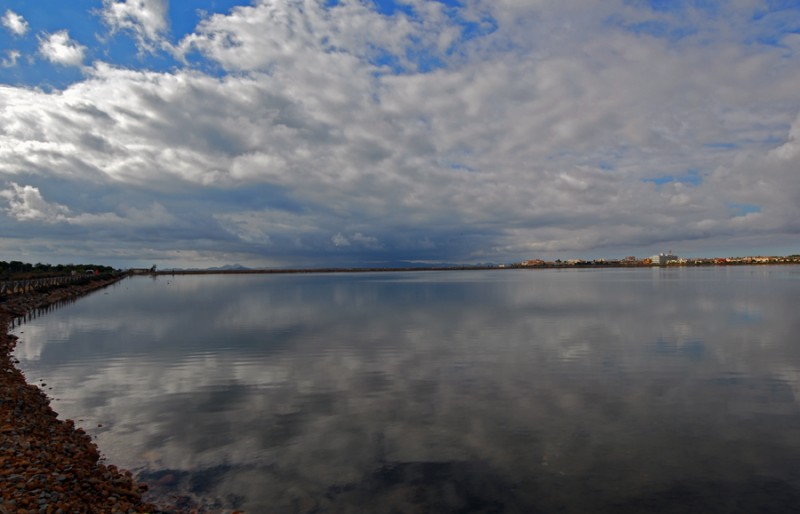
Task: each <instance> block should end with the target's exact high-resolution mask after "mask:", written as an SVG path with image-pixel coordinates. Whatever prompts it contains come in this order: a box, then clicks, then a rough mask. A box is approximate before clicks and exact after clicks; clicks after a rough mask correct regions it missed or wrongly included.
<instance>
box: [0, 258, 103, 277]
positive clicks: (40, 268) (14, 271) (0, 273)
mask: <svg viewBox="0 0 800 514" xmlns="http://www.w3.org/2000/svg"><path fill="white" fill-rule="evenodd" d="M88 270H93V271H94V272H95V273H98V274H99V273H110V272H112V271H114V268H112V267H111V266H103V265H101V264H43V263H41V262H37V263H36V264H31V263H29V262H20V261H11V262H6V261H0V280H23V279H28V278H44V277H60V276H64V275H73V274H80V275H83V274H85V273H86V272H87V271H88Z"/></svg>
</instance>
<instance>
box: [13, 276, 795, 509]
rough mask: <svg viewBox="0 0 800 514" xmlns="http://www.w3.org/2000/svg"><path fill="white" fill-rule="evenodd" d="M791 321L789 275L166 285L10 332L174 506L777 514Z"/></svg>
mask: <svg viewBox="0 0 800 514" xmlns="http://www.w3.org/2000/svg"><path fill="white" fill-rule="evenodd" d="M798 313H800V267H796V266H761V267H728V268H703V269H613V270H586V271H582V270H568V271H561V270H530V271H525V270H498V271H467V272H452V271H449V272H413V273H367V274H328V275H324V274H309V275H234V276H231V275H225V276H222V275H206V276H176V277H167V276H161V277H158V278H157V279H152V278H134V279H126V280H124V281H123V282H121V283H119V284H117V285H115V286H113V287H112V288H110V289H107V290H103V291H101V292H98V293H95V294H93V295H91V296H89V297H86V298H84V299H81V300H80V301H78V302H76V303H73V304H70V305H67V306H65V307H63V308H60V309H57V310H54V311H52V312H50V313H48V314H46V315H44V316H40V317H38V318H35V319H33V320H30V321H28V322H27V323H25V324H23V325H21V326H19V327H17V329H16V333H17V334H18V335H20V336H21V339H22V343H21V344H20V345H19V347H18V350H17V357H18V358H19V359H20V360H21V361H22V362H21V364H20V366H21V367H22V369H24V370H25V371H26V375H27V377H28V380H29V381H30V382H38V381H39V380H40V379H43V380H44V381H46V383H47V387H52V390H48V393H50V394H51V395H52V396H53V397H55V398H58V400H57V401H54V408H55V409H56V410H57V411H58V412H59V413H60V414H61V416H62V417H63V418H73V419H76V420H83V421H81V424H82V425H83V426H84V427H86V428H87V430H88V431H89V432H90V433H91V434H92V435H94V436H95V437H96V440H97V443H98V444H99V446H100V448H101V449H102V450H103V452H104V453H105V455H106V456H107V457H108V459H109V460H110V461H111V462H112V463H115V464H118V465H121V466H123V467H127V468H129V469H132V470H134V471H136V472H138V473H139V474H140V476H141V477H144V478H146V479H148V480H150V481H151V482H153V483H156V484H157V485H156V490H157V491H159V492H160V493H162V494H183V495H188V496H192V497H196V498H203V499H205V501H206V502H208V503H211V504H216V505H219V506H222V507H224V508H227V509H232V508H242V509H244V510H246V511H247V512H250V513H259V512H277V513H311V512H321V513H326V512H336V513H339V512H442V513H446V512H464V513H466V512H486V513H489V512H509V513H514V512H520V513H523V512H524V513H535V512H543V513H551V512H559V513H560V512H564V513H584V512H609V513H611V512H613V513H627V512H656V513H663V512H669V513H673V512H674V513H678V512H681V513H683V512H698V513H699V512H702V513H712V512H747V513H751V512H759V513H765V512H780V513H784V512H800V315H799V314H798ZM100 425H102V426H100ZM159 484H160V485H159Z"/></svg>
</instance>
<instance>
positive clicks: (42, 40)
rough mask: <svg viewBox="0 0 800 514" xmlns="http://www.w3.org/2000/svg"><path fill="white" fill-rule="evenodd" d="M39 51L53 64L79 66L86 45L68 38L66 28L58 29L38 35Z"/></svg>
mask: <svg viewBox="0 0 800 514" xmlns="http://www.w3.org/2000/svg"><path fill="white" fill-rule="evenodd" d="M39 53H40V54H42V56H44V57H45V58H46V59H47V60H49V61H50V62H52V63H55V64H61V65H63V66H80V65H81V64H83V58H84V54H85V53H86V47H85V46H83V45H81V44H79V43H77V42H76V41H74V40H72V39H70V37H69V32H68V31H67V30H60V31H58V32H54V33H53V34H45V35H44V36H42V37H39Z"/></svg>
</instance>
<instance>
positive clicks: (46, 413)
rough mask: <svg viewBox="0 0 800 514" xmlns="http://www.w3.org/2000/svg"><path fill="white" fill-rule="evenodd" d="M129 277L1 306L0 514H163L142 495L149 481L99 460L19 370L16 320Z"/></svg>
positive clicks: (79, 432)
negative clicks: (13, 332)
mask: <svg viewBox="0 0 800 514" xmlns="http://www.w3.org/2000/svg"><path fill="white" fill-rule="evenodd" d="M123 278H125V275H120V276H114V277H110V278H102V277H96V278H92V279H87V280H86V281H81V283H77V284H69V285H64V286H58V287H52V288H49V289H46V290H40V291H30V292H26V293H21V294H17V295H14V296H10V297H6V298H5V299H4V301H2V303H0V324H2V330H1V331H0V388H2V394H1V395H0V476H2V477H3V478H2V479H0V493H1V494H2V502H1V503H0V514H6V513H8V514H11V513H19V514H25V513H28V514H32V513H42V514H59V513H61V514H72V513H79V512H86V513H98V514H100V513H127V514H132V513H137V514H138V513H151V514H154V513H162V514H165V513H167V512H175V511H173V510H162V509H161V508H159V507H157V506H156V505H154V504H152V503H149V502H146V501H144V500H143V498H142V495H143V493H144V492H145V491H146V490H147V486H146V485H144V484H140V483H138V482H137V481H136V480H134V478H133V475H132V474H131V472H130V471H126V470H122V469H119V468H117V467H116V466H114V465H111V464H104V463H102V462H101V460H102V459H101V455H100V451H99V449H98V447H97V445H96V444H95V443H94V442H93V441H92V439H91V437H90V436H89V435H88V434H87V433H86V432H85V431H84V430H83V429H82V428H80V427H77V426H76V425H75V423H74V422H73V421H72V420H61V419H58V417H57V416H58V415H57V413H56V412H55V411H54V410H53V409H52V408H51V407H50V399H49V398H48V397H47V394H46V393H45V392H44V390H43V388H44V387H45V386H46V384H45V383H42V384H40V386H41V388H40V387H37V386H36V385H33V384H29V383H28V382H27V381H26V379H25V375H24V374H23V373H22V371H21V370H19V369H18V368H17V367H16V364H17V363H18V362H19V361H17V360H16V358H15V357H14V355H13V352H14V348H15V347H16V344H17V337H16V336H14V335H11V334H10V333H9V327H10V323H11V322H12V321H13V320H14V319H16V318H19V317H24V316H26V315H29V314H31V313H32V312H34V311H35V310H37V309H44V308H47V307H51V306H54V305H57V304H59V303H62V302H67V301H71V300H75V299H77V298H80V297H82V296H85V295H87V294H90V293H92V292H94V291H97V290H100V289H103V288H105V287H108V286H110V285H112V284H114V283H116V282H118V281H120V280H121V279H123Z"/></svg>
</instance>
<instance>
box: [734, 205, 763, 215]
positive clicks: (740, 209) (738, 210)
mask: <svg viewBox="0 0 800 514" xmlns="http://www.w3.org/2000/svg"><path fill="white" fill-rule="evenodd" d="M728 208H729V209H730V210H731V211H733V213H734V216H746V215H748V214H753V213H757V212H761V206H760V205H756V204H753V203H729V204H728Z"/></svg>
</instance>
